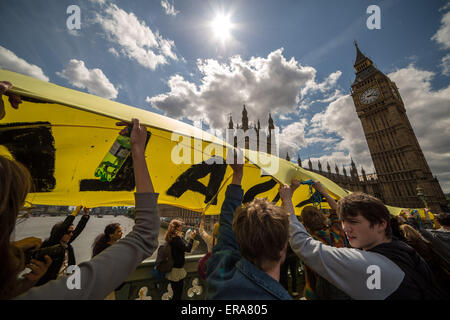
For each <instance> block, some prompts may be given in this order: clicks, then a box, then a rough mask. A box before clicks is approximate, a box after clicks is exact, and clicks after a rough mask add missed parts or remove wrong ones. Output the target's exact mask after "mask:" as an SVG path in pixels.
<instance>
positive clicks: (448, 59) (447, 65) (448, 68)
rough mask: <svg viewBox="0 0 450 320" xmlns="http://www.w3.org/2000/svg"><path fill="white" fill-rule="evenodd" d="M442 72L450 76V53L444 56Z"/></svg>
mask: <svg viewBox="0 0 450 320" xmlns="http://www.w3.org/2000/svg"><path fill="white" fill-rule="evenodd" d="M441 68H442V74H444V75H446V76H449V77H450V53H449V54H447V55H446V56H445V57H443V58H442V63H441Z"/></svg>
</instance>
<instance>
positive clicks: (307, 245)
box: [280, 181, 404, 300]
mask: <svg viewBox="0 0 450 320" xmlns="http://www.w3.org/2000/svg"><path fill="white" fill-rule="evenodd" d="M298 185H299V182H298V181H293V182H292V184H291V186H287V185H282V186H280V197H281V199H282V201H283V207H284V209H285V210H286V211H287V212H288V214H289V224H290V227H289V234H290V240H289V242H290V244H291V247H292V250H293V251H294V252H295V254H296V255H297V256H299V257H300V258H301V259H302V261H303V262H305V264H306V265H308V267H310V268H311V269H312V270H314V271H315V272H317V273H318V274H319V275H320V276H322V277H323V278H325V279H326V280H328V281H329V282H330V283H332V284H333V285H335V286H336V287H337V288H339V289H340V290H342V291H344V292H345V293H346V294H348V295H349V296H350V297H352V298H353V299H371V300H373V299H385V298H386V297H388V296H389V295H391V294H392V293H393V292H394V291H395V290H396V289H397V288H398V287H399V286H400V283H401V282H402V281H403V278H404V273H403V271H402V270H401V269H400V268H399V267H398V266H397V265H396V264H395V263H394V262H392V261H391V260H389V259H388V258H386V257H384V256H382V255H379V254H377V253H373V252H366V251H361V250H357V249H348V248H334V247H331V246H327V245H324V244H323V243H322V242H320V241H317V240H314V239H313V238H312V237H311V236H310V235H309V234H308V232H307V231H306V229H305V227H304V226H303V225H302V224H301V223H300V221H298V219H297V217H296V216H295V211H294V206H293V204H292V195H293V193H294V191H295V189H296V188H297V187H298ZM373 265H375V266H378V267H379V268H380V276H381V286H380V289H376V290H373V289H372V290H371V289H369V287H368V281H369V280H368V279H369V277H370V275H371V274H370V272H369V273H368V270H369V271H370V270H371V269H368V268H369V267H370V266H373Z"/></svg>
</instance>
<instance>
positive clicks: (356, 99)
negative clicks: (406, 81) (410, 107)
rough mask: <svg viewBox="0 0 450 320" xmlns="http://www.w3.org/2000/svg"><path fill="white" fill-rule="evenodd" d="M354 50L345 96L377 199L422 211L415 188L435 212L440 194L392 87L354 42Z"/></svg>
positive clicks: (442, 200)
mask: <svg viewBox="0 0 450 320" xmlns="http://www.w3.org/2000/svg"><path fill="white" fill-rule="evenodd" d="M355 47H356V59H355V64H354V68H355V81H354V82H353V84H352V86H351V95H352V98H353V103H354V104H355V108H356V113H357V115H358V117H359V119H360V120H361V124H362V127H363V130H364V135H365V137H366V140H367V145H368V147H369V151H370V155H371V157H372V162H373V165H374V167H375V171H376V174H377V179H378V183H379V185H380V189H381V190H380V191H381V194H380V195H379V196H380V198H382V199H381V200H383V201H384V203H385V204H388V205H391V206H396V207H402V208H419V207H424V202H423V201H422V200H421V199H419V198H418V196H417V192H416V188H417V187H421V188H422V189H423V190H424V194H425V200H426V201H425V202H426V203H428V205H429V206H430V209H432V211H433V212H439V211H441V210H442V209H441V207H445V206H446V203H447V202H446V199H445V196H444V193H443V192H442V189H441V187H440V185H439V182H438V181H437V179H436V178H434V177H433V175H432V173H431V171H430V168H429V166H428V163H427V161H426V160H425V157H424V155H423V152H422V149H421V147H420V145H419V142H418V141H417V138H416V135H415V134H414V130H413V128H412V126H411V123H410V122H409V119H408V116H407V114H406V109H405V106H404V104H403V100H402V98H401V96H400V94H399V92H398V88H397V86H396V85H395V83H394V82H393V81H391V79H389V78H388V77H387V76H386V75H385V74H384V73H382V72H381V71H379V70H378V69H377V68H376V67H375V66H374V64H373V62H372V60H370V59H369V58H367V57H366V56H365V55H364V54H363V53H362V52H361V50H360V49H359V47H358V44H357V43H356V42H355ZM425 190H426V191H425Z"/></svg>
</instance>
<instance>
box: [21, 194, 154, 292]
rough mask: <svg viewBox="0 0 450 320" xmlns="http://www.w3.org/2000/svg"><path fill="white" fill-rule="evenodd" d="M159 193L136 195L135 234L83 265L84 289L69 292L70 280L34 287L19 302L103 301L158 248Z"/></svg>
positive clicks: (53, 281) (59, 280)
mask: <svg viewBox="0 0 450 320" xmlns="http://www.w3.org/2000/svg"><path fill="white" fill-rule="evenodd" d="M157 200H158V194H157V193H135V203H136V220H135V225H134V227H133V231H132V232H130V233H129V234H128V235H127V236H126V237H125V238H123V239H121V240H119V241H118V242H117V243H115V244H114V245H112V246H110V247H108V248H107V249H105V250H104V251H103V252H101V253H100V254H99V255H97V256H95V257H94V258H93V259H92V260H90V261H87V262H83V263H80V264H79V265H78V267H79V268H80V275H81V276H80V280H81V289H72V290H70V289H68V286H67V280H68V277H67V276H65V277H62V278H61V279H58V280H52V281H50V282H48V283H47V284H45V285H43V286H41V287H34V288H32V289H30V290H29V291H27V292H26V293H24V294H22V295H20V296H18V297H16V299H23V300H25V299H42V300H44V299H60V300H74V299H104V298H105V297H106V296H107V295H108V294H109V293H111V291H113V290H114V289H115V288H117V287H118V286H119V285H120V284H122V283H123V282H124V281H125V280H126V279H127V278H128V277H129V275H130V274H131V273H132V272H133V271H134V270H135V269H136V267H137V266H138V265H139V264H140V263H141V262H142V261H143V260H144V259H146V258H148V257H150V256H151V255H152V254H153V252H154V251H155V250H156V248H157V247H158V234H159V217H158V213H157V209H156V207H157Z"/></svg>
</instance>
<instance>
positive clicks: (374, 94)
mask: <svg viewBox="0 0 450 320" xmlns="http://www.w3.org/2000/svg"><path fill="white" fill-rule="evenodd" d="M379 96H380V91H378V89H377V88H369V89H367V90H366V91H364V92H363V93H362V94H361V96H360V100H361V102H362V103H364V104H369V103H372V102H374V101H375V100H377V99H378V97H379Z"/></svg>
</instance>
